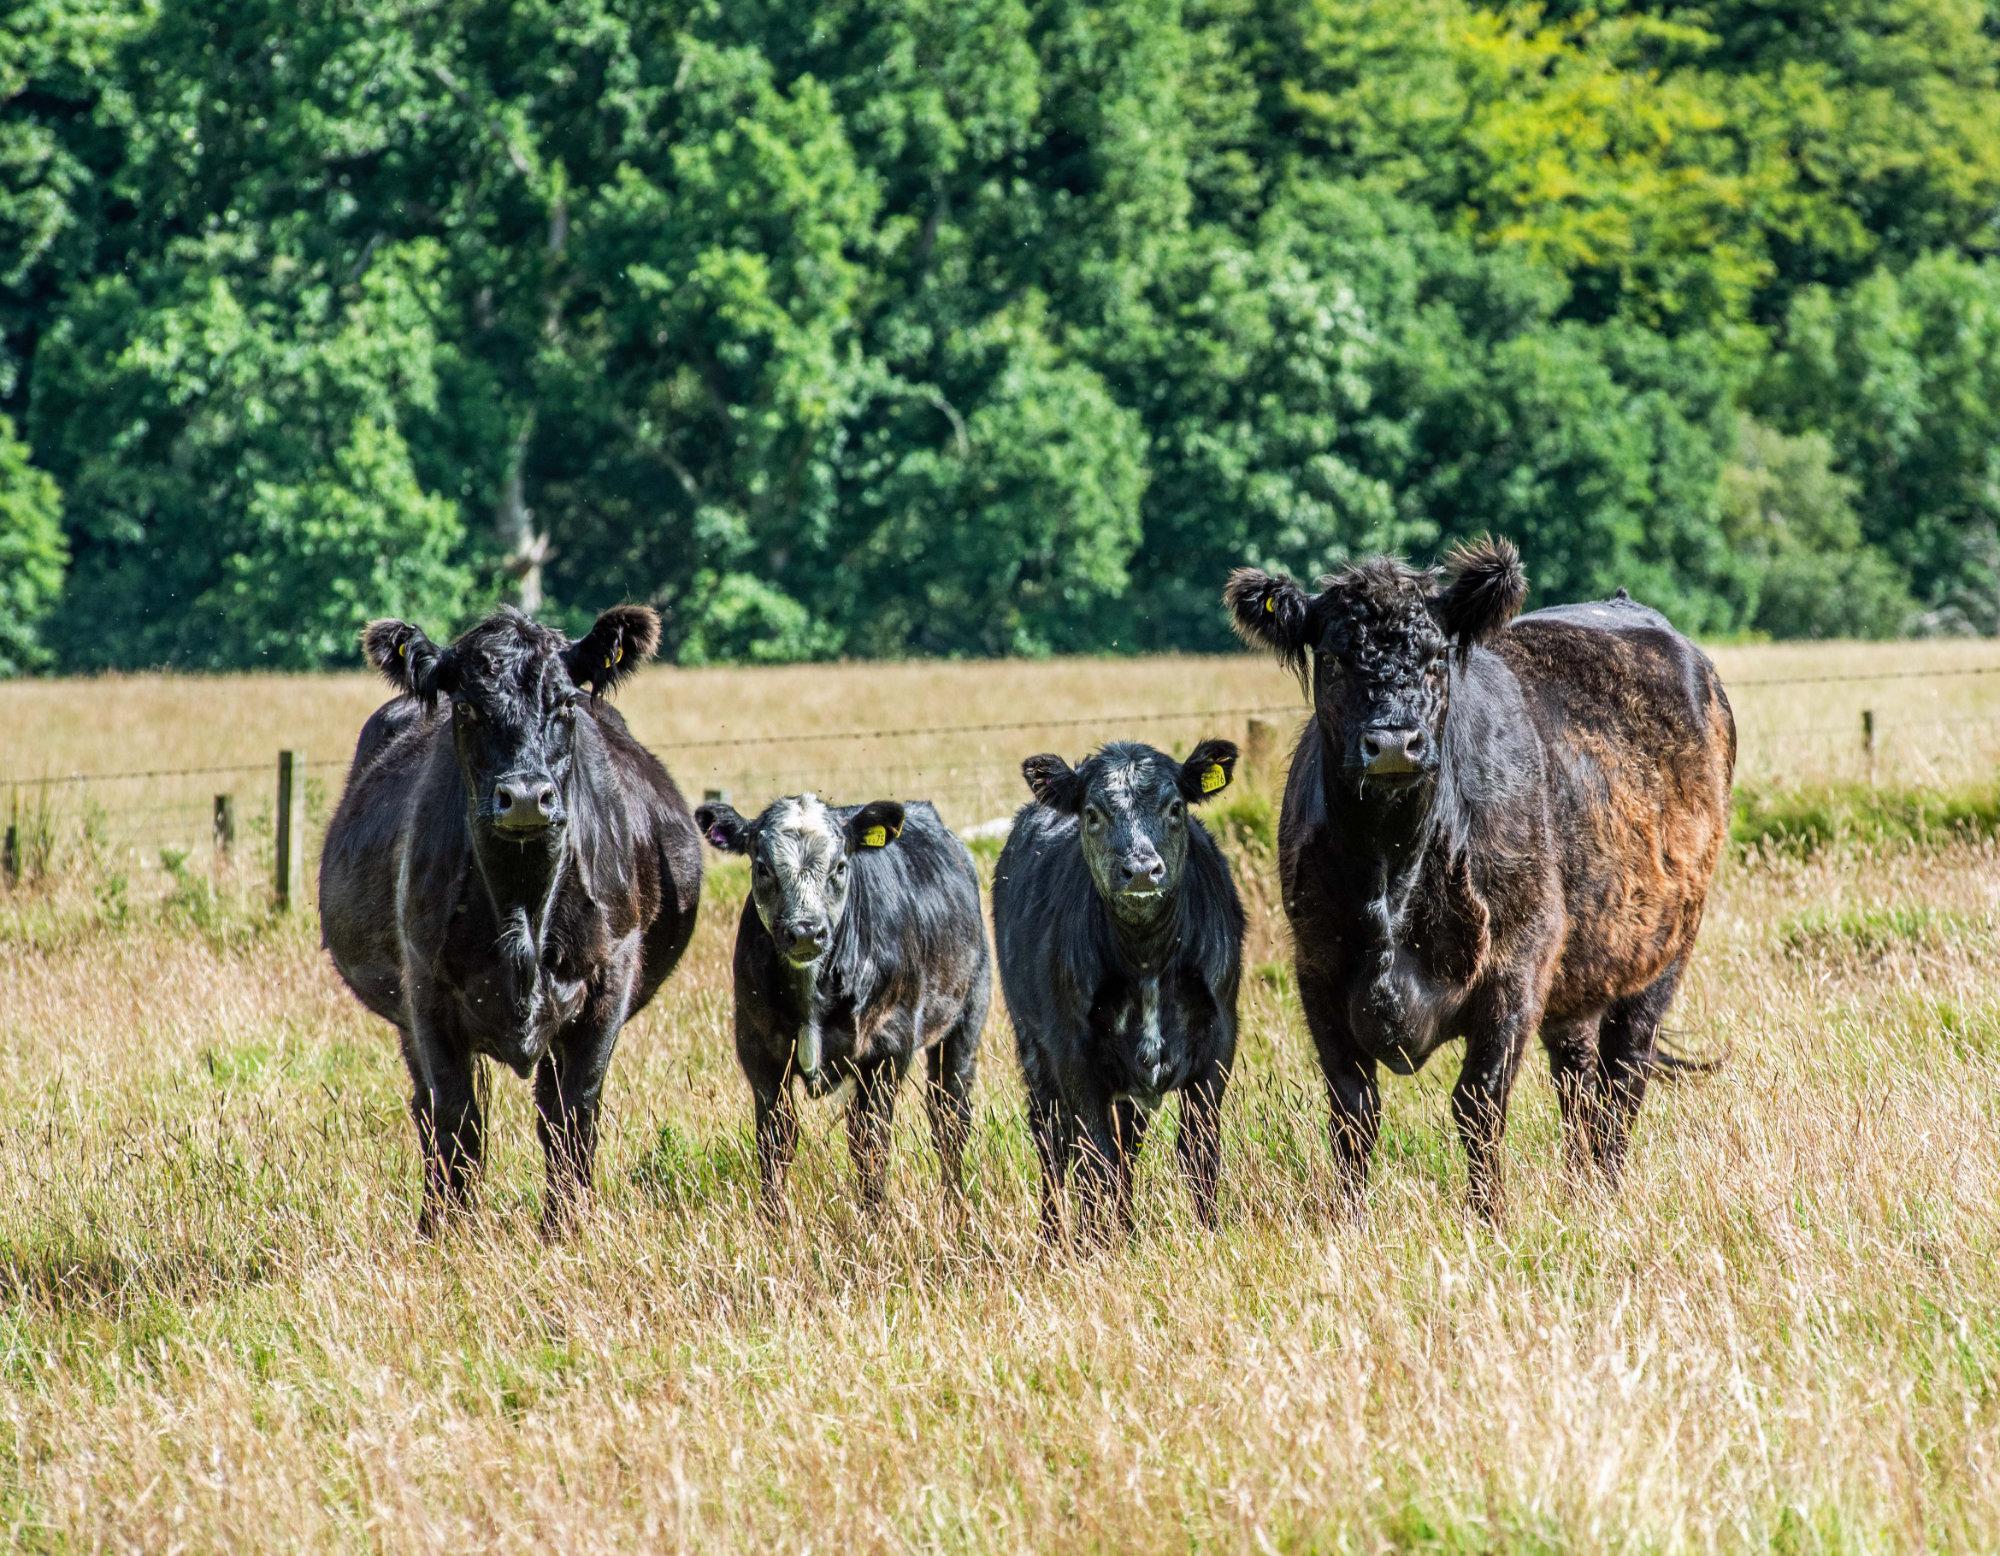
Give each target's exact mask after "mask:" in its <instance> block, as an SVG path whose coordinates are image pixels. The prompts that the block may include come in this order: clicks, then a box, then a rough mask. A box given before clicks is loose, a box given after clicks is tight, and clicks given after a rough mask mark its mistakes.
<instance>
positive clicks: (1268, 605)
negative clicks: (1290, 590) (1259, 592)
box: [1264, 594, 1278, 616]
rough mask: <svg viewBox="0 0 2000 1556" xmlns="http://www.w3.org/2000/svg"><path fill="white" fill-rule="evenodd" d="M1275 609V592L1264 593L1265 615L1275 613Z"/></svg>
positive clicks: (1276, 606) (1276, 607) (1276, 598)
mask: <svg viewBox="0 0 2000 1556" xmlns="http://www.w3.org/2000/svg"><path fill="white" fill-rule="evenodd" d="M1277 609H1278V597H1277V596H1276V595H1275V594H1267V595H1265V596H1264V614H1265V615H1266V616H1271V615H1275V614H1276V613H1277Z"/></svg>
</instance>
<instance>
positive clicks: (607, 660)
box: [604, 659, 611, 670]
mask: <svg viewBox="0 0 2000 1556" xmlns="http://www.w3.org/2000/svg"><path fill="white" fill-rule="evenodd" d="M604 668H605V669H607V670H609V669H610V668H611V661H610V660H609V659H606V660H605V661H604Z"/></svg>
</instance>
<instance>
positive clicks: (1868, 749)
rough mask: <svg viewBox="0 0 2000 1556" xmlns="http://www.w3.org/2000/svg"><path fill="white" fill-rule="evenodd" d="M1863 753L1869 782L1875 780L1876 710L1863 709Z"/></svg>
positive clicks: (1871, 782)
mask: <svg viewBox="0 0 2000 1556" xmlns="http://www.w3.org/2000/svg"><path fill="white" fill-rule="evenodd" d="M1861 755H1862V758H1863V760H1865V761H1866V762H1867V764H1868V782H1869V783H1870V784H1871V785H1873V783H1874V782H1875V710H1874V709H1873V708H1863V709H1862V710H1861Z"/></svg>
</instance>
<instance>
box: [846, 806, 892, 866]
mask: <svg viewBox="0 0 2000 1556" xmlns="http://www.w3.org/2000/svg"><path fill="white" fill-rule="evenodd" d="M902 835H903V807H902V806H900V805H898V804H897V803H896V802H895V801H894V800H871V801H869V803H868V804H866V805H864V806H862V807H861V809H859V810H857V811H856V812H855V813H854V814H853V815H852V816H850V817H848V819H847V847H848V851H849V852H850V853H863V852H865V851H866V850H868V849H871V848H887V847H888V846H889V845H890V844H891V843H893V842H895V841H896V839H897V838H899V837H901V836H902Z"/></svg>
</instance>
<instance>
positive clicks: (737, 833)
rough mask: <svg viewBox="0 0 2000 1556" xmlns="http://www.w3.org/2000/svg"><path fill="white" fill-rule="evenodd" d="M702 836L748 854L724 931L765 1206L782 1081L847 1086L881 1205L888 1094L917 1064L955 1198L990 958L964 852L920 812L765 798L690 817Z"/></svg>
mask: <svg viewBox="0 0 2000 1556" xmlns="http://www.w3.org/2000/svg"><path fill="white" fill-rule="evenodd" d="M695 817H696V820H697V822H698V823H699V825H700V827H701V830H702V831H703V833H704V834H706V836H707V838H708V840H709V842H710V843H712V844H714V846H715V847H717V848H719V849H721V850H723V851H724V852H725V853H732V854H748V855H749V856H750V897H749V900H748V901H747V902H745V903H744V904H743V917H742V919H741V920H740V921H739V923H738V924H737V927H736V1057H737V1059H738V1060H739V1061H740V1062H741V1063H742V1066H743V1074H744V1078H745V1079H747V1080H748V1081H749V1082H750V1091H751V1094H752V1096H753V1097H754V1099H755V1103H756V1128H757V1169H758V1176H759V1178H760V1180H761V1182H762V1185H763V1193H764V1205H765V1208H766V1210H768V1211H772V1212H775V1211H776V1210H777V1209H778V1207H779V1203H780V1196H781V1194H782V1191H783V1188H784V1179H785V1173H786V1170H787V1169H788V1168H789V1167H790V1166H791V1162H792V1153H793V1150H794V1148H795V1147H796V1146H797V1144H798V1132H799V1131H798V1116H797V1114H796V1112H795V1111H794V1109H793V1102H792V1087H791V1081H792V1079H793V1077H795V1076H796V1077H797V1078H798V1079H799V1081H800V1082H801V1083H803V1085H804V1086H805V1088H806V1091H807V1094H808V1095H810V1096H814V1097H822V1096H825V1095H826V1094H827V1093H828V1092H830V1091H832V1090H834V1089H835V1088H836V1087H837V1086H839V1085H840V1084H841V1083H842V1082H844V1081H849V1080H851V1081H853V1083H854V1095H853V1097H852V1099H851V1100H850V1101H849V1103H848V1110H847V1143H848V1147H849V1149H850V1151H851V1152H852V1154H853V1157H854V1169H855V1173H856V1175H857V1176H858V1178H859V1179H860V1183H861V1198H862V1202H863V1203H864V1204H865V1205H867V1206H868V1207H869V1208H870V1209H874V1208H877V1207H879V1206H880V1204H881V1203H882V1196H883V1185H884V1179H885V1177H886V1175H887V1171H888V1165H889V1133H890V1126H891V1123H892V1122H893V1120H894V1116H895V1107H896V1092H897V1090H898V1089H899V1088H900V1087H901V1085H902V1083H903V1077H904V1076H905V1075H906V1074H907V1073H908V1072H909V1068H910V1064H911V1061H912V1060H913V1059H914V1058H915V1057H916V1056H917V1055H918V1054H919V1053H921V1054H923V1055H924V1056H925V1063H926V1066H927V1068H928V1072H929V1073H928V1085H927V1086H926V1087H925V1091H926V1096H927V1100H928V1102H929V1106H930V1119H931V1136H932V1138H933V1140H934V1141H935V1142H936V1144H937V1153H938V1160H939V1162H940V1164H941V1166H942V1167H943V1170H944V1187H945V1196H946V1199H947V1201H955V1199H956V1197H957V1195H958V1193H959V1192H960V1186H961V1185H960V1180H961V1175H962V1173H963V1170H964V1159H965V1140H966V1135H967V1134H968V1132H969V1131H970V1129H971V1127H972V1079H973V1071H974V1069H975V1067H976V1066H977V1064H978V1062H979V1034H980V1029H981V1028H982V1027H983V1026H984V1025H985V1023H986V1006H987V1002H988V1000H989V998H990V997H991V993H992V980H993V974H992V961H991V958H990V956H989V954H988V952H987V948H986V924H985V921H984V919H982V918H981V917H980V912H979V877H978V875H977V874H976V873H975V872H974V870H973V867H972V855H971V854H970V853H968V852H967V851H966V847H965V845H964V844H963V843H961V842H960V841H959V840H958V839H957V838H956V837H954V836H952V834H951V833H950V832H948V831H947V830H946V829H945V825H944V823H943V822H942V821H940V820H939V819H938V813H937V812H936V811H935V810H933V809H932V808H931V807H930V806H929V805H927V804H922V803H919V804H913V805H910V806H907V807H905V806H902V805H899V804H897V803H896V802H895V801H893V800H876V801H875V802H873V803H872V804H868V805H850V806H840V807H836V806H830V805H826V804H823V803H822V802H821V801H820V800H819V799H818V797H817V796H815V795H811V794H800V795H794V796H792V797H790V798H788V799H782V800H778V801H777V802H776V803H774V804H772V805H771V806H770V807H769V808H768V809H766V810H765V812H764V813H763V814H762V815H761V816H759V817H757V819H756V820H754V821H746V820H745V819H744V818H743V817H742V816H739V815H738V814H737V813H736V812H735V811H734V810H732V809H731V808H730V807H729V806H728V805H724V804H709V805H704V806H702V807H701V809H699V810H698V811H696V812H695Z"/></svg>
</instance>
